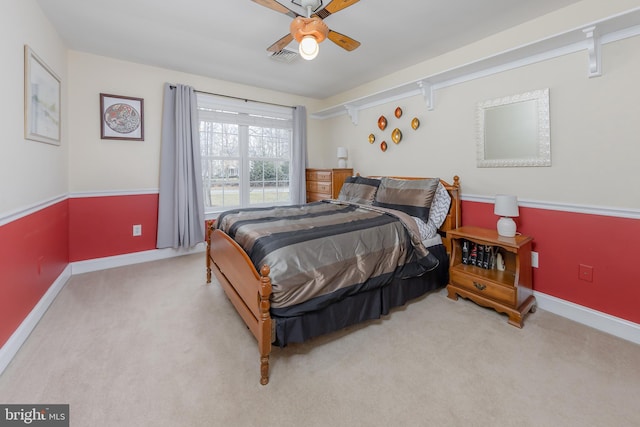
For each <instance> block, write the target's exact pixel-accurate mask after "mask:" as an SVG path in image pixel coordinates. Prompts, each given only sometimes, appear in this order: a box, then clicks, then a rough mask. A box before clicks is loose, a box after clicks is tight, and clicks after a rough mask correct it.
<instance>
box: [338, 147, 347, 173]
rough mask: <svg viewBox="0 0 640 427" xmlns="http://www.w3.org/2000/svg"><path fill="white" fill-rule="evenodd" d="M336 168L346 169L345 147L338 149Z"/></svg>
mask: <svg viewBox="0 0 640 427" xmlns="http://www.w3.org/2000/svg"><path fill="white" fill-rule="evenodd" d="M338 167H339V168H346V167H347V149H346V148H345V147H338Z"/></svg>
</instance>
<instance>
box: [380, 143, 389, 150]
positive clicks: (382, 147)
mask: <svg viewBox="0 0 640 427" xmlns="http://www.w3.org/2000/svg"><path fill="white" fill-rule="evenodd" d="M380 149H381V150H382V151H387V143H386V142H385V141H382V142H381V143H380Z"/></svg>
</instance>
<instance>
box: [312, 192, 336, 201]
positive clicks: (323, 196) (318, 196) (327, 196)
mask: <svg viewBox="0 0 640 427" xmlns="http://www.w3.org/2000/svg"><path fill="white" fill-rule="evenodd" d="M330 198H331V194H326V193H309V192H307V203H311V202H317V201H319V200H325V199H330Z"/></svg>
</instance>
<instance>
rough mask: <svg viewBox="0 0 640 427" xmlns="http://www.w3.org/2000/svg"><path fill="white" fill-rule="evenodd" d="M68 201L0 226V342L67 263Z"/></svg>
mask: <svg viewBox="0 0 640 427" xmlns="http://www.w3.org/2000/svg"><path fill="white" fill-rule="evenodd" d="M68 248H69V203H68V200H65V201H62V202H59V203H56V204H54V205H53V206H50V207H47V208H45V209H42V210H40V211H38V212H36V213H33V214H31V215H27V216H25V217H23V218H20V219H18V220H16V221H12V222H10V223H9V224H6V225H3V226H0V272H1V273H0V346H2V345H4V343H5V342H6V341H7V340H8V339H9V338H10V337H11V335H12V334H13V333H14V332H15V330H16V329H17V328H18V326H20V324H21V323H22V322H23V321H24V319H25V318H26V317H27V316H28V315H29V313H30V312H31V310H33V308H34V307H35V305H36V304H37V303H38V301H40V299H41V298H42V297H43V296H44V294H45V293H46V292H47V290H48V289H49V287H51V285H52V284H53V283H54V282H55V280H56V279H57V278H58V276H60V274H62V272H63V271H64V269H65V268H66V267H67V265H68V264H69V249H68Z"/></svg>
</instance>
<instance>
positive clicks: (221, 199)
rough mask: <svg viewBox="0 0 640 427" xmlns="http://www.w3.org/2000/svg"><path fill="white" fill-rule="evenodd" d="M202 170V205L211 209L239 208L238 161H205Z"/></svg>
mask: <svg viewBox="0 0 640 427" xmlns="http://www.w3.org/2000/svg"><path fill="white" fill-rule="evenodd" d="M203 164H205V165H206V167H203V168H202V174H203V189H204V204H205V206H207V207H212V208H229V207H234V206H240V186H239V184H240V179H239V175H238V171H239V167H240V162H239V161H238V160H207V161H205V160H204V159H203Z"/></svg>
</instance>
